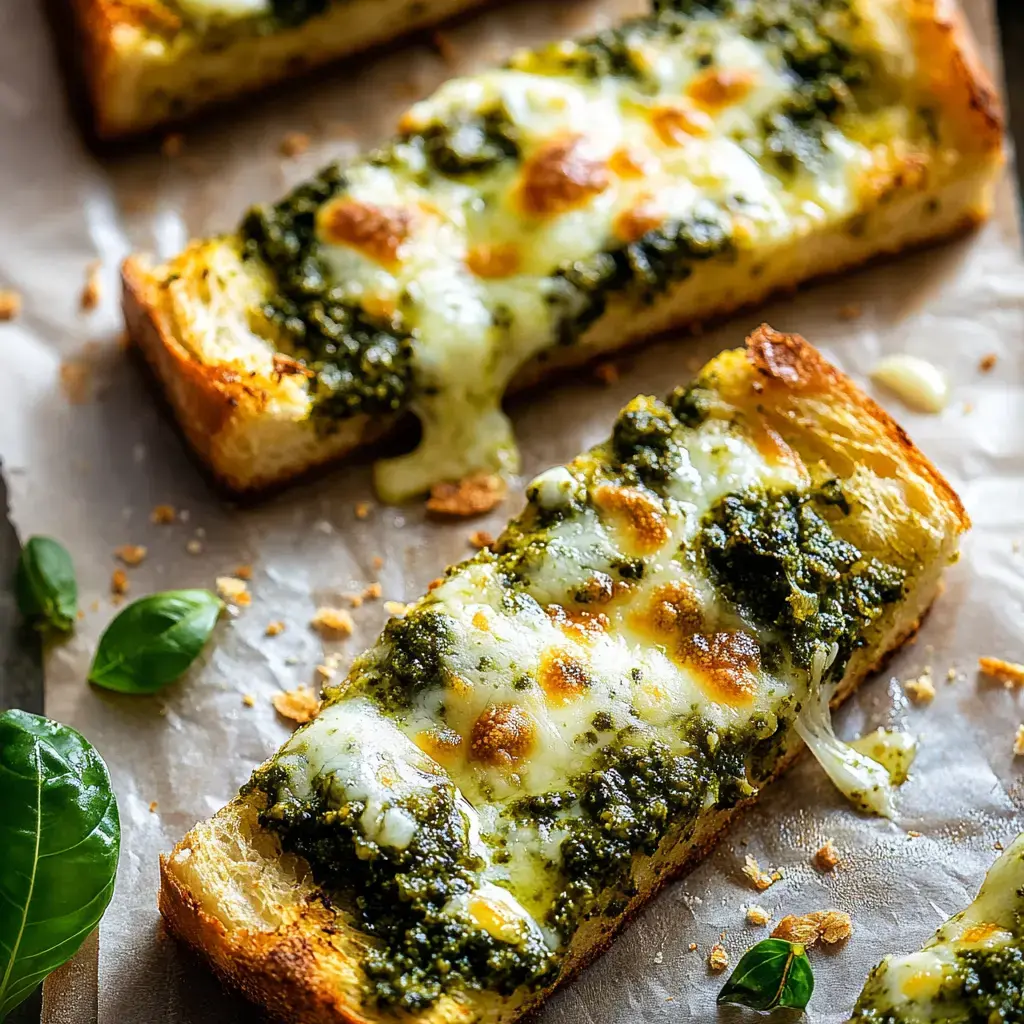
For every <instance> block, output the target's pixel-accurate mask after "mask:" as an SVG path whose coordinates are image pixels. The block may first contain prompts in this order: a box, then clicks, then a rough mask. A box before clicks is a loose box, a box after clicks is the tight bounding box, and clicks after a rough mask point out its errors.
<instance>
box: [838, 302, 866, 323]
mask: <svg viewBox="0 0 1024 1024" xmlns="http://www.w3.org/2000/svg"><path fill="white" fill-rule="evenodd" d="M863 315H864V307H863V306H862V305H861V304H860V303H859V302H848V303H847V304H846V305H845V306H840V307H839V319H840V320H859V319H860V318H861V317H862V316H863Z"/></svg>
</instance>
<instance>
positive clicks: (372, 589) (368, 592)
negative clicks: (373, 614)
mask: <svg viewBox="0 0 1024 1024" xmlns="http://www.w3.org/2000/svg"><path fill="white" fill-rule="evenodd" d="M383 593H384V588H383V587H382V586H381V585H380V584H379V583H371V584H370V585H369V586H368V587H367V588H366V589H365V590H364V591H363V600H364V601H376V600H377V598H379V597H380V596H381V594H383Z"/></svg>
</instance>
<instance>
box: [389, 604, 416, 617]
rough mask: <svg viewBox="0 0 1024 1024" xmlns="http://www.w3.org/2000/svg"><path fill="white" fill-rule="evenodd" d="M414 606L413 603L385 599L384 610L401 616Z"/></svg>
mask: <svg viewBox="0 0 1024 1024" xmlns="http://www.w3.org/2000/svg"><path fill="white" fill-rule="evenodd" d="M411 607H412V605H408V604H405V603H404V602H403V601H385V602H384V611H386V612H387V613H388V615H397V616H399V617H401V616H402V615H405V613H406V612H407V611H408V610H409V609H410V608H411Z"/></svg>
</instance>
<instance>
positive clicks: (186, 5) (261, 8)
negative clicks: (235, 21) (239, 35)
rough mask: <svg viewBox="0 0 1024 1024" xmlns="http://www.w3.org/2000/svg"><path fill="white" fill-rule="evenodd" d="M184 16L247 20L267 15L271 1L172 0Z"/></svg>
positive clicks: (270, 7) (271, 7)
mask: <svg viewBox="0 0 1024 1024" xmlns="http://www.w3.org/2000/svg"><path fill="white" fill-rule="evenodd" d="M174 3H175V4H176V5H177V6H178V7H180V8H181V9H182V10H183V11H184V12H185V13H186V14H188V15H191V16H192V17H194V18H200V19H204V20H212V19H214V18H249V17H252V16H253V15H254V14H269V13H270V12H271V11H272V10H273V5H272V4H271V0H174Z"/></svg>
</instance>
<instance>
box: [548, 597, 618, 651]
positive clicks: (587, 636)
mask: <svg viewBox="0 0 1024 1024" xmlns="http://www.w3.org/2000/svg"><path fill="white" fill-rule="evenodd" d="M544 611H546V612H547V614H548V617H549V618H550V619H551V621H552V622H554V624H555V625H556V626H558V628H559V629H560V630H561V631H562V632H563V633H564V634H565V635H566V636H567V637H570V638H571V639H573V640H578V641H580V643H593V641H594V640H595V639H597V637H599V636H601V635H602V634H603V633H606V632H607V631H608V616H607V615H605V614H604V613H603V612H590V611H587V610H586V609H585V608H580V609H577V610H575V611H569V610H568V609H566V608H563V607H562V606H561V605H560V604H549V605H548V606H547V608H545V609H544Z"/></svg>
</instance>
